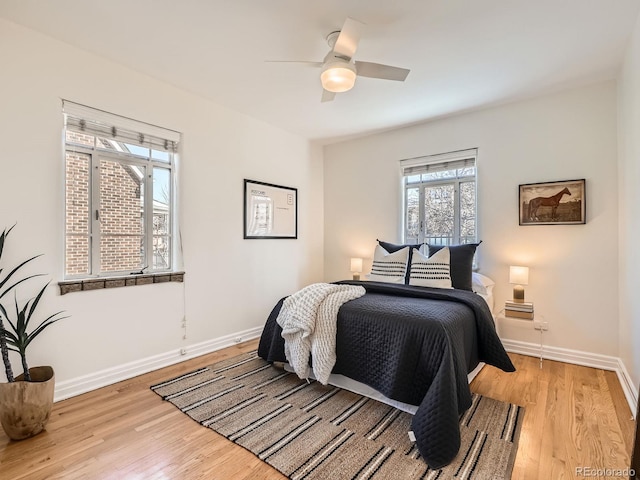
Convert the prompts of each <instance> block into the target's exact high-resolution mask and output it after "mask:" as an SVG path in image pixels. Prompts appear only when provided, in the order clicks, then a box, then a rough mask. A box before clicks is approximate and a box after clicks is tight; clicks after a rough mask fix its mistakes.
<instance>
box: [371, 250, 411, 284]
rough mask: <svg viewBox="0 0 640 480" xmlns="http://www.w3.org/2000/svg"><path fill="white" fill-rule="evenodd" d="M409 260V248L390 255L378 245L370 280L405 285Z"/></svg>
mask: <svg viewBox="0 0 640 480" xmlns="http://www.w3.org/2000/svg"><path fill="white" fill-rule="evenodd" d="M408 260H409V247H405V248H403V249H401V250H398V251H397V252H393V253H389V252H387V251H386V250H385V249H384V248H382V247H381V246H380V245H376V249H375V252H374V254H373V265H372V266H371V273H370V274H369V275H368V278H369V280H371V281H374V282H386V283H404V277H405V275H406V273H407V261H408Z"/></svg>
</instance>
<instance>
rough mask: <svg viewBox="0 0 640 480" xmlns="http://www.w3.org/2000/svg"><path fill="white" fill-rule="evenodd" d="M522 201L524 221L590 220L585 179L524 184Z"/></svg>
mask: <svg viewBox="0 0 640 480" xmlns="http://www.w3.org/2000/svg"><path fill="white" fill-rule="evenodd" d="M518 205H519V208H518V211H519V212H520V225H575V224H581V223H586V221H587V217H586V211H585V207H586V197H585V180H584V178H583V179H581V180H563V181H559V182H547V183H528V184H525V185H520V189H519V194H518Z"/></svg>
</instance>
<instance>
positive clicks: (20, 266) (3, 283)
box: [0, 254, 42, 298]
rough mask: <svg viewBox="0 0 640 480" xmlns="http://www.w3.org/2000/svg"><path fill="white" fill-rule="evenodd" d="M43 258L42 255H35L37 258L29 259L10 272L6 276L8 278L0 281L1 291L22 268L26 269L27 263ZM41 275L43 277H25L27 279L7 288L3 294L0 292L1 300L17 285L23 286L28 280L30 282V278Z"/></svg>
mask: <svg viewBox="0 0 640 480" xmlns="http://www.w3.org/2000/svg"><path fill="white" fill-rule="evenodd" d="M41 256H42V254H40V255H35V256H33V257H31V258H29V259H27V260H25V261H24V262H22V263H21V264H20V265H18V266H17V267H16V268H14V269H13V270H11V272H9V273H8V274H7V276H6V277H4V279H3V280H1V281H0V289H2V287H4V285H5V284H6V283H7V282H8V281H9V279H10V278H11V277H12V276H13V275H14V274H15V273H16V272H17V271H18V270H20V269H21V268H22V267H24V266H25V265H26V264H27V263H29V262H30V261H32V260H35V259H36V258H38V257H41ZM41 275H42V274H36V275H31V276H29V277H25V278H23V279H21V280H19V281H17V282H16V283H14V284H13V285H11V286H10V287H8V288H6V289H5V290H4V291H3V292H0V298H2V297H4V296H5V295H6V294H7V292H9V291H10V290H11V289H13V288H15V286H16V285H19V284H21V283H22V282H26V281H27V280H29V279H30V278H33V277H39V276H41Z"/></svg>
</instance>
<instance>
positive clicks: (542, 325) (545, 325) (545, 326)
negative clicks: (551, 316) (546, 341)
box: [533, 321, 549, 332]
mask: <svg viewBox="0 0 640 480" xmlns="http://www.w3.org/2000/svg"><path fill="white" fill-rule="evenodd" d="M533 328H535V329H536V330H540V331H545V332H546V331H547V330H549V322H538V321H534V322H533Z"/></svg>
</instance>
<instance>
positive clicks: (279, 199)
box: [244, 179, 298, 239]
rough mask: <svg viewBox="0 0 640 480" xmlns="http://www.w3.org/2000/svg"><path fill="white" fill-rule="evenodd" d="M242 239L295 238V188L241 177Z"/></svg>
mask: <svg viewBox="0 0 640 480" xmlns="http://www.w3.org/2000/svg"><path fill="white" fill-rule="evenodd" d="M244 238H245V239H287V238H289V239H296V238H298V189H297V188H293V187H285V186H282V185H274V184H272V183H265V182H259V181H256V180H248V179H244Z"/></svg>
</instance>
